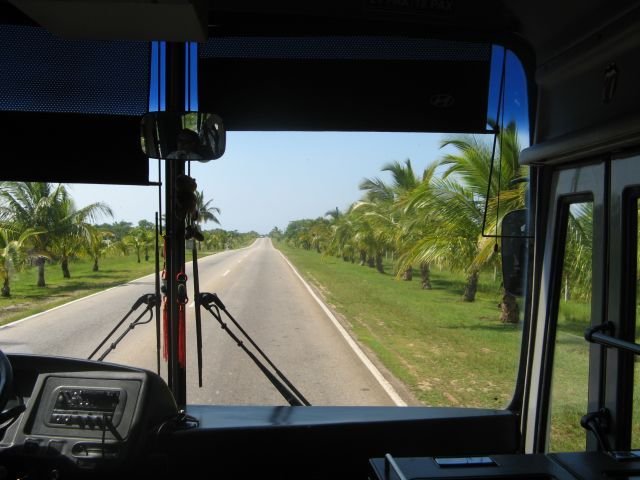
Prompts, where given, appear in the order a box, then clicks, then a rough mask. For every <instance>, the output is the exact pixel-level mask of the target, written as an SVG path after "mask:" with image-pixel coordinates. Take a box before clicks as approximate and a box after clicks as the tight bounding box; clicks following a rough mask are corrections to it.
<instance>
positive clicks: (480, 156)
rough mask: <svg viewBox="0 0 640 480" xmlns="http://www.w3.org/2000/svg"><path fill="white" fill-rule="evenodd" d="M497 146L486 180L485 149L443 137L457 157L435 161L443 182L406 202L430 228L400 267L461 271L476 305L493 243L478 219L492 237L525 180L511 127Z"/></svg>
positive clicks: (520, 197) (521, 194)
mask: <svg viewBox="0 0 640 480" xmlns="http://www.w3.org/2000/svg"><path fill="white" fill-rule="evenodd" d="M494 126H495V124H494ZM497 145H498V149H497V150H498V153H497V156H496V157H497V158H500V159H501V161H500V162H499V168H498V166H496V168H495V170H494V172H493V175H492V176H491V181H490V178H489V177H490V175H489V173H490V170H491V153H492V152H491V148H490V146H489V145H487V144H486V143H484V142H483V141H481V140H480V139H479V138H477V137H475V136H455V137H451V138H446V139H445V140H444V141H443V142H442V144H441V147H446V146H452V147H455V149H456V152H455V153H451V154H447V155H445V156H444V157H443V159H442V160H441V161H440V164H439V165H440V166H442V167H443V168H444V174H443V177H442V178H435V177H434V178H433V179H432V180H431V182H430V184H429V186H428V188H427V187H420V188H416V189H415V190H414V193H413V195H410V200H409V202H408V205H411V206H412V208H413V207H416V206H419V207H420V209H427V210H428V211H430V212H431V218H430V219H431V222H432V224H431V227H430V228H429V229H428V231H425V232H423V235H422V236H420V239H419V240H418V241H416V242H412V245H411V248H409V249H408V250H407V251H406V252H405V254H404V258H403V259H404V262H405V263H407V262H409V261H411V262H437V263H440V264H444V265H447V266H449V268H451V269H453V270H463V271H465V272H466V273H467V284H466V286H465V291H464V295H463V299H464V300H465V301H474V300H475V295H476V291H477V285H478V278H479V275H480V270H481V268H482V267H483V266H484V265H486V264H487V263H488V262H489V261H492V260H493V255H494V254H495V249H494V246H495V239H492V238H485V237H483V236H482V233H483V232H482V227H483V220H484V219H485V218H486V222H485V223H486V224H485V233H489V234H495V233H496V232H499V231H500V222H501V220H502V217H503V216H504V215H505V214H506V213H508V212H509V211H510V210H513V209H516V208H521V207H522V206H523V205H524V201H525V191H526V182H523V181H520V180H522V179H524V178H526V167H521V166H520V165H519V163H518V158H519V153H520V146H519V143H518V136H517V130H516V126H515V123H510V124H509V125H508V126H507V127H506V128H505V129H504V130H503V131H502V132H500V134H499V135H498V138H497ZM516 180H518V182H515V181H516ZM487 187H489V188H487ZM487 192H488V195H489V196H488V198H489V201H488V202H487ZM485 204H487V206H488V208H487V211H486V217H485ZM511 318H513V317H511Z"/></svg>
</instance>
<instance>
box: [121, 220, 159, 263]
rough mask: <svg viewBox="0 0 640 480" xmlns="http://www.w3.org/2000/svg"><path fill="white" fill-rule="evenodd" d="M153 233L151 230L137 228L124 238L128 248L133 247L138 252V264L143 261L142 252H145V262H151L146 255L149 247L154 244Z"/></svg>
mask: <svg viewBox="0 0 640 480" xmlns="http://www.w3.org/2000/svg"><path fill="white" fill-rule="evenodd" d="M153 241H154V238H153V232H152V231H151V230H146V229H144V228H139V227H136V228H134V229H133V230H131V232H130V233H129V235H127V236H126V237H125V238H124V243H125V244H126V245H127V246H131V247H133V249H134V250H135V252H136V257H137V259H138V263H140V262H141V261H142V257H141V255H142V252H143V251H144V252H145V261H149V256H148V254H146V252H147V251H148V249H149V247H151V245H152V244H153Z"/></svg>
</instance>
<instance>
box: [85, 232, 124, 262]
mask: <svg viewBox="0 0 640 480" xmlns="http://www.w3.org/2000/svg"><path fill="white" fill-rule="evenodd" d="M123 245H124V244H123V243H122V242H120V241H117V240H115V235H114V234H113V233H111V232H108V231H106V230H101V229H99V228H95V227H93V228H91V230H90V235H89V238H88V239H87V243H86V244H85V249H86V251H87V254H88V255H89V257H91V259H92V260H93V269H92V270H93V271H94V272H97V271H98V270H99V269H100V265H99V261H100V259H101V258H104V257H105V256H106V255H107V254H108V253H109V252H112V251H115V250H122V246H123Z"/></svg>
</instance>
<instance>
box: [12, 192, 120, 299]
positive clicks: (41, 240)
mask: <svg viewBox="0 0 640 480" xmlns="http://www.w3.org/2000/svg"><path fill="white" fill-rule="evenodd" d="M0 200H1V201H2V204H1V205H0V219H2V220H8V221H11V222H13V223H14V224H15V225H16V227H17V228H18V229H19V230H21V231H24V230H26V229H28V228H33V229H35V230H38V231H39V233H38V234H37V235H34V236H33V240H32V241H33V249H32V252H31V254H32V255H33V256H35V257H36V264H37V265H38V283H37V285H38V286H39V287H44V286H46V282H45V277H44V266H45V261H46V259H47V257H49V256H53V255H55V254H56V253H57V254H58V257H59V258H60V260H61V267H62V271H63V275H64V276H65V278H69V276H70V274H69V268H68V260H69V258H70V257H71V256H72V255H74V254H75V251H76V250H77V249H78V248H79V247H80V245H81V241H80V240H81V239H83V238H86V237H87V235H88V232H89V225H90V224H89V222H92V221H94V220H95V219H96V218H97V217H98V216H100V215H103V214H106V215H112V212H111V209H110V208H109V206H108V205H106V204H104V203H101V202H97V203H93V204H91V205H87V206H86V207H83V208H81V209H79V210H78V209H76V207H75V205H74V203H73V200H72V199H71V198H70V197H69V194H68V192H67V190H66V189H65V187H64V186H63V185H62V184H57V185H54V184H52V183H40V182H3V183H2V184H0Z"/></svg>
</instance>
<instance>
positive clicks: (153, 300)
mask: <svg viewBox="0 0 640 480" xmlns="http://www.w3.org/2000/svg"><path fill="white" fill-rule="evenodd" d="M143 303H144V304H145V305H146V307H145V309H144V310H143V311H142V313H141V314H140V315H138V317H137V318H136V319H135V320H134V321H133V322H131V324H129V328H127V329H126V330H125V331H124V333H123V334H122V335H120V336H119V337H118V339H117V340H116V341H115V342H113V343H112V344H111V345H110V346H109V348H108V349H107V350H106V351H105V352H104V353H103V354H102V355H101V356H100V358H98V361H99V362H101V361H103V360H104V359H105V357H106V356H107V355H109V354H110V353H111V352H112V351H113V350H115V349H116V347H117V346H118V343H120V342H121V341H122V339H123V338H124V337H125V336H126V335H127V333H129V332H130V331H131V330H133V329H134V328H136V327H137V326H138V325H144V324H145V323H149V322H150V321H151V318H152V317H153V312H152V309H153V307H154V306H155V305H156V304H157V303H158V297H157V296H156V295H155V294H153V293H145V294H144V295H142V296H141V297H140V298H138V300H136V301H135V303H134V304H133V306H132V307H131V310H129V312H128V313H127V314H126V315H125V316H124V318H123V319H122V320H120V321H119V322H118V324H117V325H116V326H115V327H114V328H113V330H111V332H109V335H107V336H106V337H105V339H104V340H102V342H100V345H98V346H97V347H96V349H95V350H94V351H93V353H91V355H89V358H88V359H89V360H91V359H92V358H93V356H94V355H95V354H96V353H98V350H100V349H101V348H102V346H103V345H104V344H105V343H107V341H108V340H109V339H110V338H111V336H112V335H113V334H114V333H116V330H118V328H120V325H122V324H123V323H124V322H125V321H126V320H127V318H129V315H131V314H132V313H133V312H134V311H135V310H137V309H138V307H140V305H142V304H143ZM147 312H149V318H148V319H147V320H145V321H144V322H141V321H140V319H141V318H142V316H143V315H144V314H145V313H147Z"/></svg>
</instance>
